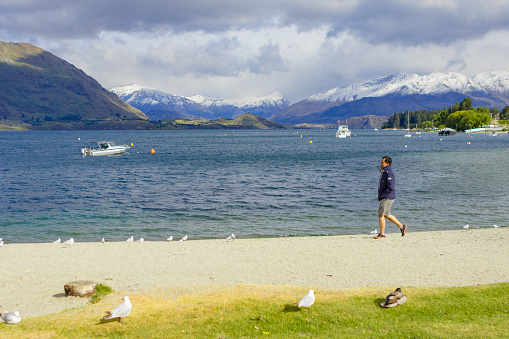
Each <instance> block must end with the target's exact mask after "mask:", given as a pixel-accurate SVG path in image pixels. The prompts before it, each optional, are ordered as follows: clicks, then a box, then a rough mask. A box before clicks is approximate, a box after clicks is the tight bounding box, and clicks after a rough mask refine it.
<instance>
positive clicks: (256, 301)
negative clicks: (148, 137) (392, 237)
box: [0, 283, 509, 338]
mask: <svg viewBox="0 0 509 339" xmlns="http://www.w3.org/2000/svg"><path fill="white" fill-rule="evenodd" d="M390 290H391V289H387V288H365V289H356V290H339V291H331V290H325V289H320V288H317V289H316V291H315V292H316V302H315V304H314V305H313V306H312V307H311V310H309V311H308V310H299V309H297V308H296V307H295V306H294V305H292V304H291V303H293V302H297V301H298V300H299V299H300V298H301V297H302V296H303V295H304V294H305V293H307V289H306V288H302V287H288V286H250V285H240V286H235V287H231V288H224V289H219V288H218V289H216V290H215V291H213V292H209V293H205V292H203V293H193V294H190V295H180V296H178V297H176V298H175V297H170V296H168V295H164V294H161V293H152V294H151V295H136V294H134V293H132V294H131V295H130V299H131V302H132V304H133V311H132V313H131V314H130V315H129V316H128V317H126V318H125V319H124V321H125V322H126V324H121V323H119V322H117V321H114V322H108V323H101V322H100V319H101V318H102V317H103V316H104V312H105V311H109V310H111V308H112V307H114V306H116V305H118V303H119V302H120V298H121V297H122V296H123V295H119V294H112V295H110V296H107V297H105V298H104V300H103V301H102V302H100V303H97V304H93V305H88V306H86V307H83V308H80V309H75V310H69V311H66V312H62V313H59V314H54V315H48V316H43V317H39V318H31V319H24V320H22V321H21V323H20V324H18V325H3V324H2V325H0V337H5V338H7V337H9V338H50V337H51V338H95V337H113V338H120V337H122V338H124V337H125V338H163V337H164V338H256V337H264V338H302V337H311V338H339V337H346V338H381V337H387V338H480V337H482V338H507V337H509V321H508V316H509V283H503V284H494V285H486V286H474V287H461V288H412V287H407V288H403V292H405V293H406V294H407V296H408V301H407V303H406V304H404V305H402V306H399V307H396V308H392V309H384V308H381V307H380V306H379V305H380V303H381V302H382V301H383V299H384V297H385V295H386V294H387V293H388V292H389V291H390Z"/></svg>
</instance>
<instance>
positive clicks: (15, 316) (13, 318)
mask: <svg viewBox="0 0 509 339" xmlns="http://www.w3.org/2000/svg"><path fill="white" fill-rule="evenodd" d="M0 318H2V320H3V321H4V322H6V323H7V324H17V323H19V322H20V321H21V317H20V315H19V312H10V313H4V314H0Z"/></svg>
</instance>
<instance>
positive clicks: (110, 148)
mask: <svg viewBox="0 0 509 339" xmlns="http://www.w3.org/2000/svg"><path fill="white" fill-rule="evenodd" d="M128 148H129V146H127V145H117V144H116V143H115V142H113V141H97V142H93V143H91V145H90V147H85V148H82V149H81V154H82V155H92V156H98V155H114V154H122V153H124V152H125V151H126V150H127V149H128Z"/></svg>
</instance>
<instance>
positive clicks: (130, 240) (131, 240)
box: [126, 235, 134, 242]
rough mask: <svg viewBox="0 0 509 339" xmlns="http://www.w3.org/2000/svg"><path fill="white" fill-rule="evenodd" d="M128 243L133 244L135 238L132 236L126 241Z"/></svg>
mask: <svg viewBox="0 0 509 339" xmlns="http://www.w3.org/2000/svg"><path fill="white" fill-rule="evenodd" d="M126 241H127V242H133V241H134V236H132V235H131V237H130V238H129V239H127V240H126Z"/></svg>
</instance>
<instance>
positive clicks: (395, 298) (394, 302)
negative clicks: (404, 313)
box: [382, 287, 406, 307]
mask: <svg viewBox="0 0 509 339" xmlns="http://www.w3.org/2000/svg"><path fill="white" fill-rule="evenodd" d="M405 302H406V295H405V294H403V292H401V288H399V287H398V288H396V290H395V291H394V292H391V293H390V294H389V295H388V296H387V297H385V301H384V302H383V303H382V306H383V307H396V306H399V305H403V304H404V303H405Z"/></svg>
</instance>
